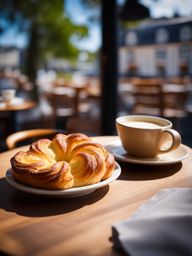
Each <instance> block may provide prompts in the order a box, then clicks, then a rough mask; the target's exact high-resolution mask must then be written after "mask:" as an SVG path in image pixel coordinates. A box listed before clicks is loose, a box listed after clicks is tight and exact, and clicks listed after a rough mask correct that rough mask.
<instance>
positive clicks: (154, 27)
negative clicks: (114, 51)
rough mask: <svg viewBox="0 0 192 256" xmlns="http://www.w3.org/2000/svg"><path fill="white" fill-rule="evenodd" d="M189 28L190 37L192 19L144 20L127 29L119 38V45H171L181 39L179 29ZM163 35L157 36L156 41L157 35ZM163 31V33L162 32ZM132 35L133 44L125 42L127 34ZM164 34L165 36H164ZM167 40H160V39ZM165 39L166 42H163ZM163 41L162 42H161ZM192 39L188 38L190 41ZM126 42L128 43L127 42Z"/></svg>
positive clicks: (191, 33)
mask: <svg viewBox="0 0 192 256" xmlns="http://www.w3.org/2000/svg"><path fill="white" fill-rule="evenodd" d="M184 26H185V27H186V26H187V27H189V29H190V31H191V32H190V35H192V17H180V18H172V19H167V18H163V19H157V20H154V19H150V20H145V21H143V22H142V23H140V25H139V26H138V27H137V28H135V29H129V30H126V31H124V32H123V33H122V34H121V37H120V39H121V40H120V44H121V45H149V44H161V43H163V42H164V43H173V42H180V41H182V39H181V36H180V34H181V29H182V28H183V27H184ZM160 29H161V32H160V33H164V35H162V34H161V35H159V39H160V40H158V39H157V33H158V31H160ZM162 30H163V32H162ZM130 33H132V37H133V34H135V38H136V39H135V42H131V41H130V42H129V39H128V40H127V36H129V35H128V34H130ZM165 34H166V35H165ZM163 36H164V37H165V36H166V37H167V38H162V37H163ZM164 39H166V40H164ZM163 40H164V41H163ZM191 40H192V37H191V38H190V41H191ZM127 41H128V42H127Z"/></svg>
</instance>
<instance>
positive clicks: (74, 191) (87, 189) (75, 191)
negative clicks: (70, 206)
mask: <svg viewBox="0 0 192 256" xmlns="http://www.w3.org/2000/svg"><path fill="white" fill-rule="evenodd" d="M120 173H121V167H120V166H119V164H118V163H116V167H115V170H114V171H113V173H112V176H111V177H110V178H108V179H106V180H104V181H101V182H99V183H96V184H93V185H88V186H83V187H77V188H70V189H65V190H48V189H40V188H35V187H31V186H27V185H24V184H21V183H19V182H18V181H16V180H15V179H14V177H13V176H12V174H11V169H9V170H7V172H6V179H7V181H8V183H9V184H10V185H11V186H13V187H14V188H16V189H18V190H21V191H24V192H28V193H31V194H36V195H43V196H50V197H79V196H83V195H87V194H90V193H92V192H94V191H95V190H96V189H98V188H101V187H104V186H106V185H107V184H109V183H110V182H112V181H114V180H116V179H117V178H118V177H119V175H120Z"/></svg>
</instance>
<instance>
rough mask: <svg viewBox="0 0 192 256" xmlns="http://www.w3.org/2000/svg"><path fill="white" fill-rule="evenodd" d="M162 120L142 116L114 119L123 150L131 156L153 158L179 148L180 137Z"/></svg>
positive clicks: (168, 123) (165, 120)
mask: <svg viewBox="0 0 192 256" xmlns="http://www.w3.org/2000/svg"><path fill="white" fill-rule="evenodd" d="M171 127H172V123H171V122H170V121H169V120H167V119H164V118H160V117H155V116H144V115H129V116H122V117H118V118H117V119H116V129H117V133H118V136H119V137H120V140H121V143H122V145H123V148H124V149H125V150H126V151H127V153H128V154H129V155H131V156H136V157H155V156H157V155H158V154H159V153H166V152H169V151H172V150H174V149H176V148H178V147H179V145H180V144H181V136H180V134H179V133H178V132H177V131H176V130H173V129H171Z"/></svg>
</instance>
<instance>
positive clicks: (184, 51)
mask: <svg viewBox="0 0 192 256" xmlns="http://www.w3.org/2000/svg"><path fill="white" fill-rule="evenodd" d="M179 56H180V58H181V59H184V60H187V59H188V58H189V56H190V46H189V45H188V44H183V45H181V46H180V49H179Z"/></svg>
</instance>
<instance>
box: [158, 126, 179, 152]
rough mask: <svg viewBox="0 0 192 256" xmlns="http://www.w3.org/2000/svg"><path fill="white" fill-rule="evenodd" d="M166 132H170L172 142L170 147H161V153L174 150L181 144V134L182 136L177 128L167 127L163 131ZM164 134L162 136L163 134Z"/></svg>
mask: <svg viewBox="0 0 192 256" xmlns="http://www.w3.org/2000/svg"><path fill="white" fill-rule="evenodd" d="M165 133H168V134H170V135H171V137H172V143H171V145H170V147H168V148H166V149H161V148H160V150H159V151H160V152H161V153H166V152H169V151H172V150H174V149H176V148H178V147H179V145H180V144H181V136H180V134H179V133H178V132H177V131H176V130H173V129H166V130H164V131H163V134H165ZM163 134H162V136H163Z"/></svg>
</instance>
